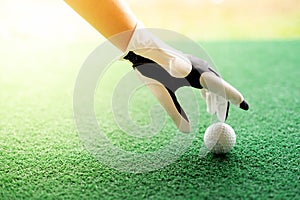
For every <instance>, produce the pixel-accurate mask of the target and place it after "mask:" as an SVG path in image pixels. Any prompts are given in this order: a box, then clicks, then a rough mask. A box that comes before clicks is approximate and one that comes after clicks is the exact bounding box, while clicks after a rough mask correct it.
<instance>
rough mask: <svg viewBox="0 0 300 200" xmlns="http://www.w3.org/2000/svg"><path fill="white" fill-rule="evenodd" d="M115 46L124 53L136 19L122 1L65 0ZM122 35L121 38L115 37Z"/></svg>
mask: <svg viewBox="0 0 300 200" xmlns="http://www.w3.org/2000/svg"><path fill="white" fill-rule="evenodd" d="M65 2H66V3H67V4H68V5H70V6H71V7H72V8H73V9H74V10H75V11H76V12H77V13H78V14H79V15H81V16H82V17H83V18H84V19H85V20H86V21H87V22H89V23H90V24H91V25H92V26H93V27H94V28H95V29H96V30H98V31H99V32H100V33H101V34H102V35H103V36H104V37H106V38H107V39H109V40H110V41H111V42H112V43H113V44H114V45H115V46H117V47H118V48H119V49H121V50H122V51H125V50H126V48H127V45H128V43H129V40H130V38H131V35H132V33H133V31H134V29H135V27H136V25H137V18H136V17H135V16H134V14H133V13H132V12H131V10H130V9H129V8H128V7H127V6H126V5H125V4H124V2H123V1H122V0H65ZM120 33H122V36H121V37H116V35H118V34H120Z"/></svg>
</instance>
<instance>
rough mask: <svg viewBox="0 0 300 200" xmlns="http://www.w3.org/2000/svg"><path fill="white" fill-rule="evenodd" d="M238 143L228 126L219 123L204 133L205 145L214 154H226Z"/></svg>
mask: <svg viewBox="0 0 300 200" xmlns="http://www.w3.org/2000/svg"><path fill="white" fill-rule="evenodd" d="M235 142H236V135H235V132H234V130H233V128H231V126H229V125H228V124H225V123H222V122H218V123H215V124H212V125H210V126H209V127H208V128H207V129H206V131H205V133H204V145H205V146H206V148H208V149H209V150H210V151H211V152H212V153H215V154H225V153H227V152H229V151H230V150H231V149H232V148H233V146H234V145H235Z"/></svg>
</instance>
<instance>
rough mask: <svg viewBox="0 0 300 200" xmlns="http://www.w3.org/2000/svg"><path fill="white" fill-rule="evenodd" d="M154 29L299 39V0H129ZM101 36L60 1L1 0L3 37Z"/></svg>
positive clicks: (207, 36) (198, 35)
mask: <svg viewBox="0 0 300 200" xmlns="http://www.w3.org/2000/svg"><path fill="white" fill-rule="evenodd" d="M126 2H128V4H129V6H130V7H131V8H132V10H133V11H134V13H135V14H136V15H137V16H138V18H139V19H140V20H141V21H142V22H143V23H144V24H145V25H146V27H150V28H165V29H170V30H173V31H176V32H180V33H182V34H185V35H186V36H189V37H191V38H192V39H194V40H225V39H248V40H249V39H276V38H288V39H290V38H293V39H295V38H299V37H300V1H298V0H284V1H282V0H261V1H252V0H243V1H240V0H200V1H199V0H185V1H183V0H164V1H160V0H152V1H139V0H127V1H126ZM98 37H99V34H98V33H97V32H96V31H95V30H94V29H93V28H92V27H90V26H89V25H88V24H87V23H86V22H85V21H84V20H83V19H81V18H80V17H79V16H78V15H77V14H76V13H75V12H74V11H72V10H71V9H70V8H69V7H68V6H67V5H65V3H64V2H63V1H61V0H43V1H38V0H24V1H16V0H2V1H1V2H0V39H1V40H7V39H10V38H14V39H29V38H31V39H34V40H38V39H41V38H42V39H45V40H62V41H66V40H67V41H70V40H72V41H78V39H83V40H87V39H89V40H91V39H96V40H97V39H98Z"/></svg>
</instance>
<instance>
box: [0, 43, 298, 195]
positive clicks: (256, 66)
mask: <svg viewBox="0 0 300 200" xmlns="http://www.w3.org/2000/svg"><path fill="white" fill-rule="evenodd" d="M203 46H204V47H205V49H206V50H207V51H208V53H209V54H210V55H211V57H212V58H213V60H214V62H215V63H216V64H217V66H218V70H219V72H221V74H222V76H223V77H224V78H225V79H226V80H228V81H229V82H230V83H231V84H232V85H234V86H235V87H237V88H238V89H239V90H240V91H241V92H242V93H243V95H244V96H245V98H246V99H247V101H248V102H249V104H250V110H249V111H247V112H245V111H242V110H239V109H238V108H235V107H232V108H231V110H230V114H229V118H228V121H227V123H229V124H230V125H231V126H232V127H233V128H234V129H235V131H236V133H237V144H236V146H235V147H234V149H233V150H232V151H231V152H230V153H229V154H227V155H226V156H214V155H212V154H207V155H206V156H205V157H203V156H199V150H200V149H201V147H202V143H203V141H202V138H203V134H204V131H205V128H206V127H207V126H208V125H209V123H210V120H211V119H210V117H209V115H208V114H206V113H205V104H204V102H203V101H202V100H200V97H199V95H197V98H198V100H199V108H198V109H199V111H200V113H201V116H200V119H199V121H200V122H199V124H200V125H199V130H198V132H197V133H196V136H195V139H194V140H193V142H192V144H191V146H189V148H188V149H187V150H186V151H185V152H184V153H183V155H181V156H180V157H179V158H178V159H177V160H175V161H174V162H172V163H170V164H169V165H167V166H165V167H164V168H160V169H158V170H155V171H150V172H145V173H138V174H136V173H128V172H124V171H118V170H116V169H113V168H111V167H109V166H107V165H106V164H105V163H103V162H101V161H99V160H97V159H96V158H95V157H94V156H93V155H92V154H91V153H90V152H89V151H87V150H86V148H85V147H84V146H83V144H82V142H81V141H80V139H79V137H78V133H77V130H76V126H75V123H74V119H73V110H72V97H73V87H74V83H75V80H76V76H77V73H78V71H79V68H80V66H81V64H82V63H83V61H84V59H85V58H86V57H87V56H88V54H89V53H90V52H91V51H92V50H93V48H94V47H96V44H82V43H78V44H68V45H66V44H65V45H63V46H60V45H59V44H54V45H50V44H48V45H45V44H39V43H29V42H28V43H27V44H26V43H22V45H20V44H18V42H17V41H14V42H13V43H11V42H7V43H5V45H2V46H1V47H0V54H1V61H0V65H1V67H0V91H1V92H0V119H1V120H0V199H143V198H145V199H230V198H231V199H268V198H269V199H299V198H300V184H299V182H300V170H299V164H300V159H299V155H300V154H299V153H300V137H299V134H300V130H299V125H300V116H299V112H300V102H299V99H300V93H299V92H300V86H299V77H300V70H299V63H300V56H299V52H300V41H227V42H208V43H204V44H203ZM116 66H117V67H123V68H122V69H120V74H121V75H122V73H125V72H128V71H130V70H131V69H130V66H129V64H128V63H126V64H125V63H122V62H121V61H118V62H117V63H116ZM120 74H115V76H111V77H109V76H108V80H109V81H111V82H110V83H107V82H108V81H105V78H103V80H102V82H103V84H102V85H101V84H100V85H99V87H98V89H97V91H96V98H95V99H96V102H95V113H96V116H97V119H98V120H99V121H100V123H101V126H102V127H104V130H105V134H106V136H107V138H108V139H109V140H110V141H111V143H112V144H113V145H115V146H117V147H119V148H122V149H125V150H127V151H132V152H137V153H145V152H155V151H157V150H159V149H162V148H164V146H165V145H167V144H168V142H169V141H171V139H172V138H173V137H175V135H176V129H175V127H174V125H173V124H172V123H171V121H170V120H169V119H166V128H164V129H163V130H162V132H160V133H157V134H156V135H155V136H153V137H150V138H135V137H132V136H128V135H127V134H125V133H124V132H122V131H121V130H118V126H117V125H116V124H114V123H113V122H112V120H113V116H112V114H111V113H110V111H109V109H110V107H109V105H110V103H111V102H110V101H109V100H107V99H109V97H110V95H111V94H110V91H111V88H113V83H115V82H116V81H117V80H118V76H119V75H120ZM101 88H102V90H101ZM102 91H104V92H103V93H101V92H102ZM137 94H139V95H135V96H134V97H133V99H132V102H134V105H137V106H132V105H131V110H132V111H131V112H132V117H133V120H136V123H138V124H140V125H146V124H148V123H149V122H150V118H149V116H148V114H147V113H148V107H149V106H150V107H151V106H152V105H155V104H157V103H156V100H155V98H153V97H152V96H151V95H150V94H149V92H147V90H143V89H142V90H140V91H138V93H137ZM141 97H142V98H141ZM106 98H107V99H106ZM105 99H106V100H105ZM141 101H143V103H140V104H138V103H139V102H141ZM111 159H112V160H113V159H115V158H113V157H112V158H111Z"/></svg>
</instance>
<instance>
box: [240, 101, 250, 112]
mask: <svg viewBox="0 0 300 200" xmlns="http://www.w3.org/2000/svg"><path fill="white" fill-rule="evenodd" d="M240 108H241V109H243V110H249V105H248V103H247V102H246V101H245V100H243V101H242V103H240Z"/></svg>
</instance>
